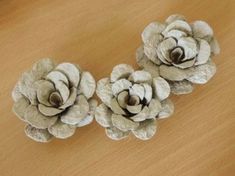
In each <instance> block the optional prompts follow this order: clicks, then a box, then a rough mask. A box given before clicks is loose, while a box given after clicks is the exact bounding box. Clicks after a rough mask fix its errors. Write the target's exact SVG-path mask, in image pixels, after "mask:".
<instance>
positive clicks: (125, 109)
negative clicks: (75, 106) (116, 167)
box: [95, 64, 174, 140]
mask: <svg viewBox="0 0 235 176" xmlns="http://www.w3.org/2000/svg"><path fill="white" fill-rule="evenodd" d="M96 93H97V95H98V97H99V98H100V99H101V101H102V104H101V105H99V106H98V107H97V108H96V112H95V119H96V121H97V122H98V123H99V124H100V125H101V126H103V127H105V129H106V134H107V136H108V137H110V138H111V139H114V140H120V139H123V138H125V137H127V136H128V135H129V134H130V133H133V134H134V135H135V136H136V137H137V138H139V139H142V140H147V139H150V138H151V137H153V135H154V134H155V133H156V130H157V126H156V120H157V119H160V118H166V117H169V116H170V115H171V114H172V113H173V110H174V106H173V104H172V103H171V101H170V100H169V99H168V96H169V94H170V87H169V84H168V83H167V82H166V81H165V80H164V79H163V78H161V77H155V78H154V77H152V76H151V74H150V73H149V72H146V71H143V70H139V71H134V69H133V68H132V67H131V66H130V65H126V64H120V65H117V66H115V67H114V68H113V71H112V73H111V76H110V78H109V77H108V78H103V79H101V80H99V81H98V83H97V90H96Z"/></svg>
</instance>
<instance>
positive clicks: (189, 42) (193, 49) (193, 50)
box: [178, 37, 197, 60]
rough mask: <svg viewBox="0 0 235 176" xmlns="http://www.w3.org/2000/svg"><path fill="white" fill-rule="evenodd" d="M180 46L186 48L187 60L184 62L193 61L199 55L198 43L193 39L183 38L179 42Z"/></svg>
mask: <svg viewBox="0 0 235 176" xmlns="http://www.w3.org/2000/svg"><path fill="white" fill-rule="evenodd" d="M178 45H179V46H181V47H182V48H184V55H185V58H184V59H183V60H191V59H192V58H194V57H195V56H196V55H197V43H196V41H195V40H194V39H193V38H191V37H182V38H180V39H179V40H178Z"/></svg>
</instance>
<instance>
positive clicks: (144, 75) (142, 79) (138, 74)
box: [129, 70, 152, 83]
mask: <svg viewBox="0 0 235 176" xmlns="http://www.w3.org/2000/svg"><path fill="white" fill-rule="evenodd" d="M129 80H130V81H132V82H135V83H151V82H152V76H151V74H150V73H149V72H147V71H144V70H138V71H135V72H133V73H132V74H131V75H130V77H129Z"/></svg>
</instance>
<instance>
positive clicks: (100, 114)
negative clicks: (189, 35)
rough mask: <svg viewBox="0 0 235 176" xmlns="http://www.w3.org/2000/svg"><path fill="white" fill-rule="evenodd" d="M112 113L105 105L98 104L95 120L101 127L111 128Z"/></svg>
mask: <svg viewBox="0 0 235 176" xmlns="http://www.w3.org/2000/svg"><path fill="white" fill-rule="evenodd" d="M111 116H112V111H111V110H110V109H109V108H108V107H107V106H106V105H105V104H100V105H99V106H98V107H97V108H96V111H95V120H96V121H97V122H98V123H99V124H100V125H101V126H103V127H110V126H112V121H111Z"/></svg>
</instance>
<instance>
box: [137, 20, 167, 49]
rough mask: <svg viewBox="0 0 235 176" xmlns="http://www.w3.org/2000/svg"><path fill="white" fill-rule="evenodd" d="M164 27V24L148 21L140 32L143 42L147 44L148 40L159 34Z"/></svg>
mask: <svg viewBox="0 0 235 176" xmlns="http://www.w3.org/2000/svg"><path fill="white" fill-rule="evenodd" d="M164 28H165V25H164V24H161V23H159V22H152V23H150V24H149V25H148V26H147V27H146V28H145V29H144V31H143V33H142V35H141V36H142V40H143V42H144V43H145V44H148V43H149V41H150V40H151V39H152V38H153V37H154V36H157V35H159V34H160V33H161V32H162V31H163V30H164Z"/></svg>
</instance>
